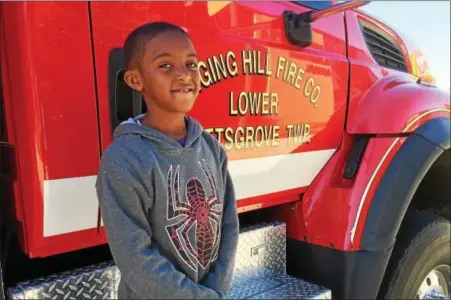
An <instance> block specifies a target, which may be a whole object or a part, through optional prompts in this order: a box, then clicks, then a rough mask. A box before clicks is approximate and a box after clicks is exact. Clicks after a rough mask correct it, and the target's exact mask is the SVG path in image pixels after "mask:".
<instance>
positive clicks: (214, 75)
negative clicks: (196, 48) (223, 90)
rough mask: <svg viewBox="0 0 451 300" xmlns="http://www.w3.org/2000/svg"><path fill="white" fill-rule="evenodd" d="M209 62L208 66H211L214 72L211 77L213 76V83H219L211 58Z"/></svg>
mask: <svg viewBox="0 0 451 300" xmlns="http://www.w3.org/2000/svg"><path fill="white" fill-rule="evenodd" d="M207 61H208V65H209V66H210V70H212V72H211V75H213V83H216V82H217V81H218V78H217V77H216V74H215V73H216V72H215V71H214V68H213V63H212V62H211V58H210V57H209V58H208V59H207Z"/></svg>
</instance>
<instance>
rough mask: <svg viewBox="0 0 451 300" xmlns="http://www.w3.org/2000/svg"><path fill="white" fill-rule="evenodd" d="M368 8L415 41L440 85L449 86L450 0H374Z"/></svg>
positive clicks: (368, 10) (447, 87) (366, 8)
mask: <svg viewBox="0 0 451 300" xmlns="http://www.w3.org/2000/svg"><path fill="white" fill-rule="evenodd" d="M362 10H364V11H367V12H368V13H370V14H372V15H373V16H375V17H377V18H378V19H379V20H381V21H383V22H384V23H386V24H387V25H389V26H391V27H392V28H393V29H394V30H399V31H401V32H402V33H404V34H405V35H407V36H409V38H410V39H411V40H412V41H413V42H414V43H415V44H417V45H418V47H419V48H420V49H421V50H422V51H423V53H424V55H425V56H426V58H427V60H428V62H429V65H430V68H431V72H432V73H433V75H434V76H435V78H436V79H437V85H438V86H439V87H440V88H443V89H445V90H448V91H449V87H450V2H449V1H373V2H371V3H369V4H367V5H366V6H364V7H362Z"/></svg>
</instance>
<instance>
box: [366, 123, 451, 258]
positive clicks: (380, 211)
mask: <svg viewBox="0 0 451 300" xmlns="http://www.w3.org/2000/svg"><path fill="white" fill-rule="evenodd" d="M449 145H450V121H449V119H447V118H437V119H432V120H430V121H428V122H427V123H425V124H424V125H422V126H421V127H419V128H418V129H417V130H416V132H415V134H413V135H411V136H409V137H407V139H406V141H405V142H404V144H403V145H402V147H401V149H400V150H399V152H398V153H397V154H396V156H395V157H394V158H393V160H392V161H391V163H390V165H389V166H388V168H387V171H386V172H385V174H384V175H383V177H382V179H381V181H380V183H379V185H378V187H377V190H376V192H375V194H374V197H373V199H372V200H371V205H370V208H369V211H368V216H367V218H366V222H365V225H364V230H363V236H362V241H361V245H360V248H361V249H365V250H377V249H386V248H389V247H391V246H392V245H393V244H394V243H395V239H396V234H397V232H398V230H399V227H400V225H401V222H402V220H403V218H404V215H405V213H406V211H407V208H408V207H409V205H410V202H411V200H412V197H413V195H414V193H415V191H416V190H417V188H418V185H419V184H420V182H421V180H422V179H423V178H424V176H425V175H426V173H427V172H428V170H429V168H430V167H431V165H432V164H433V163H434V161H435V160H436V159H437V158H438V157H439V156H440V154H442V153H443V151H444V149H449Z"/></svg>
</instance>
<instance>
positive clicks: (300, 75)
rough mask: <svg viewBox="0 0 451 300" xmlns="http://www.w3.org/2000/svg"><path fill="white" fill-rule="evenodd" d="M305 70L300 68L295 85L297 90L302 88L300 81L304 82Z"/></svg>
mask: <svg viewBox="0 0 451 300" xmlns="http://www.w3.org/2000/svg"><path fill="white" fill-rule="evenodd" d="M304 73H305V72H304V70H303V69H302V68H299V70H298V76H297V77H296V82H295V83H294V86H295V87H296V88H297V89H300V88H301V85H300V84H299V81H301V80H302V77H303V76H304Z"/></svg>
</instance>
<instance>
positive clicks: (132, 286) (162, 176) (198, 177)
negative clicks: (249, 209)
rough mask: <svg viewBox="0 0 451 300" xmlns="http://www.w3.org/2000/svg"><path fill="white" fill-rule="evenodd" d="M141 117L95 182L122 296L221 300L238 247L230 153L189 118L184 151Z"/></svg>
mask: <svg viewBox="0 0 451 300" xmlns="http://www.w3.org/2000/svg"><path fill="white" fill-rule="evenodd" d="M140 117H142V116H139V117H137V118H136V119H130V120H129V121H127V122H125V123H123V124H121V125H119V126H118V128H117V129H116V130H115V132H114V142H113V143H112V144H111V145H110V146H109V147H108V148H107V150H106V151H105V152H104V154H103V156H102V160H101V164H100V170H99V173H98V178H97V183H96V189H97V195H98V199H99V203H100V210H101V213H102V220H103V223H104V226H105V230H106V233H107V237H108V241H109V246H110V249H111V253H112V255H113V259H114V261H115V263H116V265H117V266H118V268H119V270H120V271H121V281H120V284H119V291H118V296H119V298H134V299H136V298H147V299H149V298H160V299H161V298H172V299H176V298H196V299H199V298H208V299H213V298H223V297H225V296H226V294H227V292H228V290H229V289H230V286H231V281H232V271H233V267H234V262H235V252H236V247H237V241H238V216H237V211H236V202H235V194H234V189H233V184H232V181H231V179H230V175H229V172H228V169H227V156H226V153H225V151H224V150H223V148H222V147H221V146H220V144H219V143H218V142H217V140H216V139H214V138H213V137H212V136H211V135H210V134H209V133H207V132H206V131H204V130H203V128H202V126H201V125H200V124H199V123H198V122H197V121H196V120H194V119H192V118H190V117H186V121H187V126H188V130H187V131H188V134H187V138H186V141H185V145H184V146H182V145H181V144H180V143H179V142H178V141H176V140H174V139H172V138H170V137H169V136H167V135H165V134H162V133H161V132H159V131H157V130H155V129H152V128H149V127H145V126H142V125H140V124H138V123H137V122H136V121H137V119H138V118H140Z"/></svg>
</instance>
